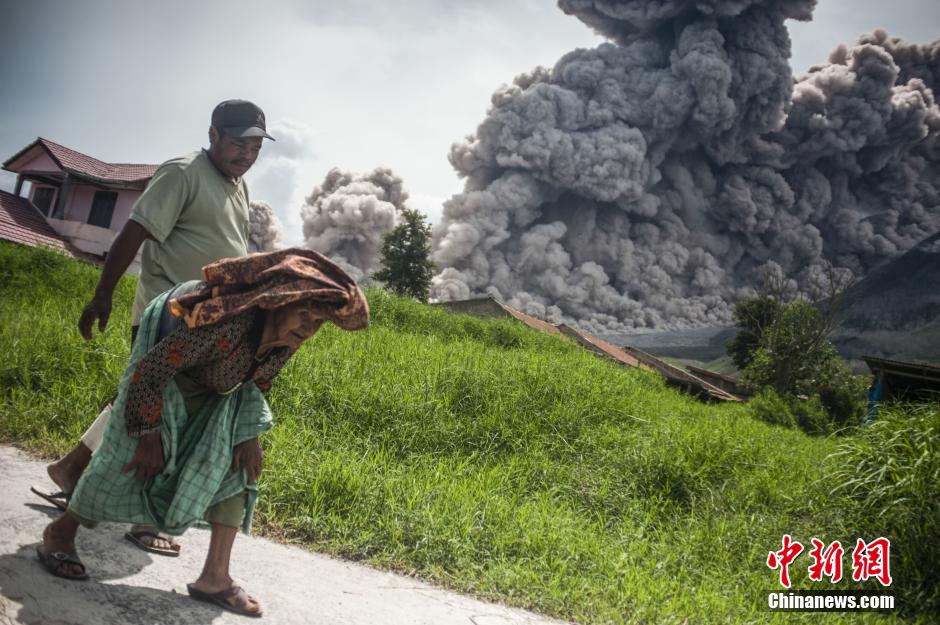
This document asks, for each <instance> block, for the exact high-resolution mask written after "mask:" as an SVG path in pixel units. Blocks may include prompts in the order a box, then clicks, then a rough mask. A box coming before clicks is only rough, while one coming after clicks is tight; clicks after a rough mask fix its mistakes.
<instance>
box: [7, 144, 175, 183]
mask: <svg viewBox="0 0 940 625" xmlns="http://www.w3.org/2000/svg"><path fill="white" fill-rule="evenodd" d="M37 146H38V147H40V148H42V149H43V150H45V152H46V153H47V154H48V155H49V156H50V158H52V160H53V161H55V163H56V164H57V165H58V166H59V167H60V168H61V169H62V171H64V172H68V173H70V174H73V175H75V176H79V177H81V178H88V179H90V180H93V181H95V182H101V183H106V184H107V183H111V184H135V183H136V184H138V185H143V184H146V182H147V181H148V180H150V178H152V177H153V174H154V172H155V171H156V170H157V167H159V165H141V164H131V163H105V162H104V161H101V160H98V159H97V158H94V157H92V156H88V155H87V154H82V153H81V152H77V151H75V150H73V149H71V148H67V147H65V146H63V145H59V144H58V143H55V142H53V141H49V140H48V139H44V138H42V137H39V138H37V139H36V140H35V141H33V142H32V143H30V144H29V145H27V146H26V147H25V148H23V149H22V150H20V151H19V152H17V153H16V154H14V155H13V156H11V157H10V158H8V159H7V160H6V161H5V162H4V163H3V168H4V169H8V170H10V171H16V169H15V168H14V169H11V168H13V166H14V164H15V163H16V161H17V160H19V159H20V158H21V157H23V156H25V155H26V154H27V153H28V152H30V150H32V149H33V148H35V147H37Z"/></svg>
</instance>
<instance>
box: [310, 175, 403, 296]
mask: <svg viewBox="0 0 940 625" xmlns="http://www.w3.org/2000/svg"><path fill="white" fill-rule="evenodd" d="M407 199H408V194H407V193H406V192H405V190H404V188H403V185H402V180H401V178H399V177H398V176H396V175H395V174H394V173H393V172H392V171H391V170H390V169H386V168H382V167H379V168H376V169H375V170H373V171H371V172H369V173H367V174H364V175H360V174H354V173H350V172H346V171H343V170H340V169H335V168H334V169H331V170H330V171H329V173H327V175H326V178H325V179H324V181H323V184H321V185H320V186H318V187H316V188H314V190H313V192H312V193H311V194H310V195H309V196H308V197H307V199H306V202H305V203H304V205H303V207H302V208H301V217H302V219H303V232H304V245H305V246H306V247H307V248H309V249H312V250H316V251H318V252H320V253H322V254H325V255H327V256H329V257H330V258H332V259H333V260H334V261H336V262H337V264H339V265H340V266H342V267H343V268H344V269H345V270H347V271H348V272H349V274H350V275H351V276H352V277H353V278H354V279H355V280H361V279H363V278H368V277H369V276H371V275H372V273H374V272H375V271H377V270H378V269H379V262H380V258H379V256H380V252H381V249H382V235H383V234H385V233H386V232H388V231H389V230H391V229H392V227H393V226H394V225H395V218H396V215H397V214H398V213H399V211H400V210H401V209H402V207H403V206H404V203H405V201H406V200H407Z"/></svg>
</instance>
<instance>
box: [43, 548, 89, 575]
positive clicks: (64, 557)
mask: <svg viewBox="0 0 940 625" xmlns="http://www.w3.org/2000/svg"><path fill="white" fill-rule="evenodd" d="M36 555H37V556H39V561H40V562H41V563H42V565H43V566H44V567H45V569H46V570H47V571H48V572H50V573H52V574H53V575H55V576H56V577H64V578H65V579H74V580H83V579H88V573H86V572H85V565H84V564H82V561H81V560H79V559H78V554H77V553H75V550H74V549H73V550H72V551H50V552H47V551H46V550H45V545H39V546H38V547H36ZM63 564H76V565H78V566H80V567H82V572H81V573H79V574H77V575H69V574H68V573H63V572H62V570H61V567H62V565H63Z"/></svg>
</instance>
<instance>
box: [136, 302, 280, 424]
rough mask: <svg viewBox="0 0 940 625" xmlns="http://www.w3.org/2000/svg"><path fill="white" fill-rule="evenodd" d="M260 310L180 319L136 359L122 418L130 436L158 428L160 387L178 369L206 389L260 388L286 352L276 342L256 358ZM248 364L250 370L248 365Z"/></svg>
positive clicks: (268, 384) (266, 385) (265, 387)
mask: <svg viewBox="0 0 940 625" xmlns="http://www.w3.org/2000/svg"><path fill="white" fill-rule="evenodd" d="M263 322H264V313H262V312H259V311H258V310H257V309H251V310H248V311H246V312H244V313H241V314H239V315H236V316H234V317H232V318H231V319H228V320H226V321H222V322H219V323H217V324H214V325H208V326H202V327H198V328H189V327H187V326H186V325H185V324H181V325H180V326H179V327H178V328H177V329H176V330H174V331H173V332H171V333H170V334H169V335H167V336H166V337H165V338H163V339H162V340H161V341H160V342H159V343H157V344H156V345H154V346H153V348H152V349H151V350H150V351H149V352H147V354H146V355H145V356H144V357H143V358H141V359H140V360H139V361H138V362H137V367H136V369H135V370H134V374H133V376H132V378H131V382H130V385H129V387H128V391H127V402H126V404H125V408H124V418H125V421H126V425H127V433H128V435H130V436H133V437H140V436H143V435H144V434H149V433H152V432H157V431H159V430H160V416H161V414H162V412H163V391H164V390H165V389H166V387H167V385H168V384H169V383H170V380H172V379H173V378H174V377H175V376H176V375H177V374H178V373H186V374H187V375H188V376H189V377H190V378H191V379H192V380H194V381H196V382H197V383H199V384H200V385H202V386H204V387H205V388H206V389H207V390H208V391H211V392H214V393H220V394H225V393H227V392H229V391H231V390H233V389H234V388H237V386H238V385H239V384H240V383H242V382H247V381H253V382H254V383H255V384H256V385H257V386H258V388H260V389H261V390H262V391H267V390H268V389H269V388H270V387H271V380H272V379H273V378H274V376H276V375H277V373H278V371H280V369H281V367H283V366H284V364H285V363H286V362H287V360H288V359H289V358H290V356H291V351H290V349H288V348H286V347H277V348H274V349H273V350H271V351H270V352H269V353H268V354H267V355H266V357H265V358H264V359H263V360H262V361H261V362H259V361H258V360H257V359H256V358H255V352H256V351H257V348H258V344H259V340H260V336H261V326H262V324H263ZM252 369H253V370H252Z"/></svg>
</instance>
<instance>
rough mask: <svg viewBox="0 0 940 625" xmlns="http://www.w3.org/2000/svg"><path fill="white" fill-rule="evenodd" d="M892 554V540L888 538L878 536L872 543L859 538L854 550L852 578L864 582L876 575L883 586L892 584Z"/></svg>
mask: <svg viewBox="0 0 940 625" xmlns="http://www.w3.org/2000/svg"><path fill="white" fill-rule="evenodd" d="M890 555H891V541H890V540H888V539H887V538H876V539H875V540H873V541H871V542H870V543H866V542H865V541H864V540H862V539H861V538H859V539H858V541H857V542H856V543H855V549H853V550H852V579H853V580H855V581H856V582H863V581H865V580H867V579H868V578H870V577H874V578H875V579H877V580H878V581H879V582H881V585H882V586H890V585H891V570H890V568H891V567H890V562H889V560H890Z"/></svg>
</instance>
